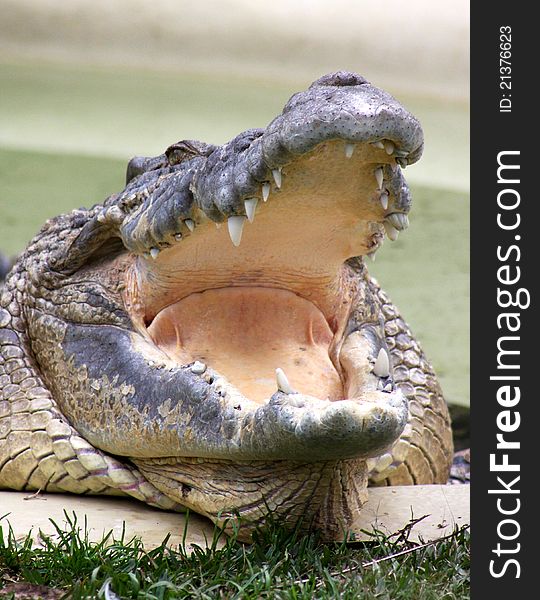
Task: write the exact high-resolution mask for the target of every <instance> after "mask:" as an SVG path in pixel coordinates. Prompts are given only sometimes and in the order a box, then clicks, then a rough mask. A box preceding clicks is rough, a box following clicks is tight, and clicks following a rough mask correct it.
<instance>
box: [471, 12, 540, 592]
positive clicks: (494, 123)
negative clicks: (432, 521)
mask: <svg viewBox="0 0 540 600" xmlns="http://www.w3.org/2000/svg"><path fill="white" fill-rule="evenodd" d="M527 8H528V9H529V10H527ZM471 17H472V23H471V225H472V226H471V231H472V239H471V298H472V300H471V357H472V359H471V363H472V364H471V414H472V439H473V452H472V460H473V469H472V481H473V484H472V525H473V528H472V541H473V544H472V569H471V571H472V597H473V598H490V599H497V598H504V599H505V600H508V599H509V598H529V597H535V596H537V594H538V592H537V591H535V590H537V589H538V577H540V565H537V564H536V563H537V557H538V556H539V555H540V551H539V549H538V546H539V544H540V539H539V536H538V533H539V530H540V527H539V525H538V524H539V523H540V491H539V490H540V469H539V468H538V466H537V465H538V464H539V462H540V416H539V414H538V413H539V411H538V405H539V404H540V391H539V385H538V383H537V378H538V376H537V373H540V362H539V358H540V357H538V356H537V354H538V353H537V351H536V348H538V334H539V333H540V328H539V327H538V321H537V314H536V306H535V305H536V295H535V294H534V292H533V289H532V287H533V284H534V282H535V280H536V279H537V278H538V277H540V268H539V261H538V259H539V258H540V253H539V251H538V241H539V240H538V239H537V238H538V237H539V236H538V235H536V229H537V225H536V219H537V215H538V214H539V210H538V205H539V203H540V198H538V197H537V196H538V193H534V192H533V190H532V189H531V188H532V182H533V181H537V179H538V178H537V171H538V167H536V170H534V168H533V165H532V162H533V157H535V155H536V150H535V149H534V148H533V146H535V145H536V144H537V142H536V139H537V138H538V136H539V128H538V124H537V118H536V116H535V115H536V112H537V111H538V108H537V102H535V95H536V92H535V89H534V88H535V87H536V86H535V83H536V80H537V79H538V76H537V67H536V62H537V61H538V60H540V55H539V53H538V50H537V45H536V43H535V42H536V40H537V39H538V37H539V35H540V33H539V32H538V31H533V23H534V22H535V18H534V17H533V16H532V14H531V13H530V6H527V5H525V4H524V3H518V2H500V1H495V2H489V3H481V2H474V3H472V6H471ZM501 165H502V167H501ZM511 167H515V168H511ZM518 275H519V277H518ZM520 290H521V291H520ZM529 302H530V305H528V303H529ZM510 303H513V304H514V305H512V304H510ZM526 305H528V306H526ZM509 314H512V315H514V316H504V315H509ZM518 396H519V399H518ZM497 434H499V435H500V436H502V438H497ZM498 442H499V444H500V447H499V448H497V443H498ZM518 443H519V447H517V444H518ZM505 455H506V458H505ZM506 462H508V466H505V463H506ZM510 469H515V470H510ZM518 469H519V470H518ZM516 478H517V479H516ZM490 490H491V492H490ZM505 512H506V514H504V513H505ZM512 513H513V514H512Z"/></svg>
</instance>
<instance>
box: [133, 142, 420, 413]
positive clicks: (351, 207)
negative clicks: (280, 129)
mask: <svg viewBox="0 0 540 600" xmlns="http://www.w3.org/2000/svg"><path fill="white" fill-rule="evenodd" d="M379 145H382V146H383V147H382V148H380V147H379ZM399 171H400V168H399V166H398V165H397V163H396V162H395V157H394V156H393V155H390V154H388V153H387V152H386V150H385V148H384V142H381V144H377V145H374V144H373V143H369V142H367V143H357V144H350V143H348V142H345V141H341V140H333V141H329V142H323V143H321V144H319V145H317V146H316V148H315V149H314V150H312V151H311V152H308V153H307V154H305V155H302V156H300V157H299V158H297V159H295V160H293V161H292V162H290V163H289V164H287V165H286V166H284V167H283V168H281V169H280V170H279V171H278V172H277V173H274V178H273V180H272V181H271V182H269V188H270V189H269V191H268V192H267V193H268V197H267V198H266V201H265V200H264V199H263V197H262V196H261V198H260V199H258V198H254V199H253V200H251V199H248V200H246V201H244V207H245V209H246V215H233V216H231V217H229V219H228V223H227V224H226V225H225V224H224V225H223V227H221V226H220V227H219V228H216V226H215V224H214V223H213V222H212V221H211V220H209V219H208V218H207V217H206V215H205V214H204V213H203V212H202V211H195V214H194V215H193V217H194V218H193V219H192V221H193V227H194V231H193V235H189V236H186V237H185V239H183V240H181V241H180V242H176V244H173V245H171V246H170V247H169V248H165V249H164V250H163V251H162V252H159V254H158V255H156V258H155V259H154V258H152V256H151V255H150V257H148V258H146V259H143V260H141V261H139V262H138V263H137V265H136V267H135V268H136V269H137V272H138V277H137V278H134V279H133V280H134V281H139V282H140V285H141V287H140V290H139V294H140V297H141V298H142V299H143V302H144V309H143V310H144V319H143V321H144V323H145V324H146V326H147V331H148V334H149V335H150V337H151V339H152V340H153V342H154V343H155V344H156V345H157V346H158V347H159V348H161V349H162V350H163V351H164V352H165V353H166V354H167V355H168V356H169V357H171V359H173V360H175V361H176V362H178V363H179V364H188V363H197V367H198V368H200V369H202V368H203V365H204V366H206V365H208V366H210V367H211V368H212V369H213V370H214V371H216V372H217V373H219V374H220V375H221V376H222V377H223V378H224V381H226V382H227V384H228V385H230V386H231V387H232V388H233V389H234V390H236V391H237V392H239V393H240V394H241V395H242V396H245V397H246V398H248V399H249V400H252V401H255V402H257V403H264V402H267V401H268V400H269V399H270V397H271V396H272V395H273V394H274V393H275V392H276V389H278V387H280V388H282V389H283V391H288V390H294V391H296V392H298V393H299V394H303V395H308V396H314V397H316V398H320V399H324V400H326V399H328V400H342V399H344V398H351V397H354V396H355V395H356V394H358V390H354V389H353V381H355V379H357V378H355V377H354V375H353V374H348V373H347V372H346V370H345V369H344V367H343V365H342V363H341V362H340V352H341V351H342V342H343V337H344V334H345V331H346V327H347V322H348V319H349V317H350V315H351V311H352V310H353V308H354V307H355V305H357V304H359V303H360V302H362V300H363V299H362V298H359V294H360V291H359V289H358V282H357V278H356V277H355V272H354V270H353V269H352V268H351V266H350V265H348V264H347V260H348V259H350V258H352V257H356V256H361V255H366V254H369V253H373V252H375V251H376V250H377V248H378V247H379V245H380V244H381V243H382V240H383V238H384V235H385V229H384V222H385V219H387V217H388V216H390V215H394V216H398V215H400V216H402V217H403V221H402V223H403V225H405V223H406V221H405V219H406V215H405V212H402V211H403V208H404V206H403V200H402V198H401V197H400V195H401V193H402V192H401V187H402V186H401V177H400V175H401V174H400V172H399ZM278 173H279V174H278ZM396 182H397V184H398V186H399V187H398V186H396ZM396 194H397V195H396ZM407 200H408V199H407ZM405 208H408V206H405ZM396 209H397V210H398V211H400V212H396ZM387 222H388V221H387ZM388 223H389V222H388ZM397 224H398V226H399V223H397ZM387 226H388V225H387ZM390 226H391V227H393V225H390ZM394 231H395V232H396V234H397V230H396V229H395V228H394ZM347 333H350V332H347ZM366 358H367V357H366ZM374 358H375V359H376V358H377V357H376V356H375V357H374ZM372 366H373V365H372ZM197 367H196V369H197ZM366 369H367V365H366ZM276 371H277V373H279V379H278V378H277V377H276ZM368 379H369V378H368ZM377 383H378V382H377V381H376V380H374V381H373V382H371V385H370V384H369V381H366V382H365V386H364V387H365V390H364V391H365V392H367V391H376V389H377Z"/></svg>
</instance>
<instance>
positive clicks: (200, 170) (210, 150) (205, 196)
mask: <svg viewBox="0 0 540 600" xmlns="http://www.w3.org/2000/svg"><path fill="white" fill-rule="evenodd" d="M338 140H340V141H341V142H342V144H343V146H342V151H343V153H344V157H345V158H346V157H349V156H350V155H351V152H352V153H353V154H354V153H356V152H357V148H358V147H360V146H362V145H369V146H368V147H369V148H370V150H372V160H373V162H374V164H376V165H378V166H379V167H382V168H383V179H384V185H382V184H381V185H379V181H378V180H377V179H376V178H375V175H374V177H373V189H374V191H377V190H378V191H379V196H380V195H382V194H387V196H388V197H389V201H390V204H389V206H390V209H387V210H386V211H385V212H386V213H387V215H384V214H383V216H382V218H381V219H380V222H381V223H382V222H383V220H384V219H385V216H390V214H391V212H392V211H394V212H396V213H398V214H399V213H407V212H408V210H409V208H410V197H409V193H408V188H407V185H406V183H405V181H404V179H403V177H402V175H401V172H400V169H399V168H398V167H399V166H403V167H404V166H406V165H407V164H412V163H414V162H416V161H417V160H418V159H419V158H420V156H421V154H422V150H423V132H422V129H421V127H420V124H419V122H418V121H417V119H416V118H415V117H414V116H413V115H411V114H410V113H409V112H408V111H407V110H406V109H405V108H403V107H402V106H401V105H400V104H399V103H398V102H397V101H396V100H395V99H394V98H392V96H390V95H389V94H388V93H386V92H384V91H382V90H380V89H378V88H376V87H374V86H372V85H370V84H369V83H367V82H366V81H365V79H363V78H362V77H361V76H359V75H356V74H353V73H345V72H338V73H333V74H330V75H327V76H325V77H322V78H321V79H319V80H318V81H316V82H314V83H313V84H312V86H311V87H310V88H309V89H308V90H306V91H304V92H300V93H298V94H295V95H294V96H292V98H291V99H290V100H289V102H288V103H287V104H286V106H285V108H284V110H283V112H282V114H281V115H279V116H278V117H276V118H275V119H274V120H273V121H272V122H271V123H270V124H269V125H268V127H267V128H266V129H264V130H263V129H251V130H248V131H246V132H244V133H242V134H240V135H238V136H237V137H236V138H234V139H233V140H232V141H230V142H228V143H227V144H225V145H223V146H219V147H217V148H215V149H214V147H210V146H208V145H204V150H201V151H200V154H199V155H195V154H193V155H190V158H189V159H186V160H184V161H181V162H179V163H174V164H170V163H168V162H166V160H165V159H166V157H163V160H161V161H158V163H157V166H153V167H150V168H151V169H154V170H153V171H150V172H147V173H143V174H141V175H140V176H139V177H135V178H134V179H133V180H132V181H131V182H130V184H129V185H128V186H127V188H126V190H125V191H124V192H123V193H122V195H121V197H120V198H116V199H115V205H116V207H118V208H119V209H120V210H121V211H122V212H123V215H122V217H121V219H119V229H120V235H121V237H122V240H123V242H124V244H125V246H126V247H127V248H128V249H129V250H131V251H133V252H135V253H137V254H140V255H143V256H147V257H148V258H155V257H156V256H158V255H159V252H160V250H162V249H164V248H167V247H169V246H171V245H174V244H176V243H178V241H179V240H183V239H186V238H187V237H189V236H192V235H196V234H197V233H198V231H197V227H196V225H197V224H198V223H199V222H201V221H204V220H205V219H210V220H212V221H214V222H216V223H220V222H223V221H225V220H228V225H229V229H230V232H231V238H232V240H233V243H237V241H238V238H239V235H238V231H239V230H240V231H241V228H242V226H243V224H244V222H245V220H246V219H250V220H251V217H252V210H253V209H252V207H253V205H254V204H257V203H259V204H262V203H263V202H264V201H265V200H267V199H268V196H269V195H270V194H272V193H275V192H279V190H280V188H281V186H282V185H283V182H284V175H283V170H284V169H285V168H286V167H287V165H290V164H292V163H294V162H295V161H296V160H297V159H298V158H300V157H301V156H303V155H307V154H308V153H310V152H312V151H313V150H314V149H315V148H316V147H317V146H319V145H320V144H323V143H325V142H331V141H334V142H335V141H338ZM191 144H192V145H193V144H194V142H191ZM199 144H200V143H199ZM191 156H193V157H191ZM142 188H144V197H142V198H141V197H140V194H139V192H140V190H141V189H142ZM383 202H385V200H384V198H383ZM103 218H104V219H106V218H107V210H105V211H104V216H103ZM113 218H114V215H111V220H112V219H113ZM231 218H232V219H231ZM401 221H402V224H401V226H402V227H403V219H401ZM386 223H387V225H388V226H391V227H394V229H395V228H396V225H397V226H398V228H399V227H400V217H398V218H393V217H390V219H386ZM405 226H406V225H405ZM387 229H388V230H389V231H391V230H390V229H389V228H387ZM390 235H392V234H390ZM238 243H239V242H238Z"/></svg>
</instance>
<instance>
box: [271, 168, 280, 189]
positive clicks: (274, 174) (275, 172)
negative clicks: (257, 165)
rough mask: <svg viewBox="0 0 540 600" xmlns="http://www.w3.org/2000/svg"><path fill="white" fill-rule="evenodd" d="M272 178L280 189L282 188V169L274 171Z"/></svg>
mask: <svg viewBox="0 0 540 600" xmlns="http://www.w3.org/2000/svg"><path fill="white" fill-rule="evenodd" d="M272 177H273V178H274V181H275V182H276V185H277V187H278V188H280V187H281V167H280V168H279V169H272Z"/></svg>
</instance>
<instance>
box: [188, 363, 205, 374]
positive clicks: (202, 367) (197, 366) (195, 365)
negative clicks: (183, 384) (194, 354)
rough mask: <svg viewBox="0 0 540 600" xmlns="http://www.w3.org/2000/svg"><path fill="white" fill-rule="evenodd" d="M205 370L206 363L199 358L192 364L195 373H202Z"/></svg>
mask: <svg viewBox="0 0 540 600" xmlns="http://www.w3.org/2000/svg"><path fill="white" fill-rule="evenodd" d="M205 371H206V365H205V364H204V363H202V362H199V361H198V360H196V361H195V362H194V363H193V364H192V365H191V372H192V373H195V375H202V374H203V373H204V372H205Z"/></svg>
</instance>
